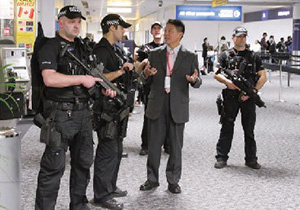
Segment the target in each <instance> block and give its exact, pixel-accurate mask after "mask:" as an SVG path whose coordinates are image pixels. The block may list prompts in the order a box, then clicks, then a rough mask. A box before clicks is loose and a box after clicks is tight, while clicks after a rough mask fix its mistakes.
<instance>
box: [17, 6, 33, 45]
mask: <svg viewBox="0 0 300 210" xmlns="http://www.w3.org/2000/svg"><path fill="white" fill-rule="evenodd" d="M35 1H36V0H17V2H16V7H15V8H16V10H15V16H16V18H15V20H16V22H15V31H16V33H15V34H16V46H17V47H26V48H27V49H28V50H29V51H32V50H33V43H34V38H35V18H36V17H35V16H36V11H35Z"/></svg>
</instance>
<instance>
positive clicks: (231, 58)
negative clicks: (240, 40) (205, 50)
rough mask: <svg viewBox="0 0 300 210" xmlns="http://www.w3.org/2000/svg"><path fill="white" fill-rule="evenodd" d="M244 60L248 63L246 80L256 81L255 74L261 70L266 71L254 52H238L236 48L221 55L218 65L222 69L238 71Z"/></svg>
mask: <svg viewBox="0 0 300 210" xmlns="http://www.w3.org/2000/svg"><path fill="white" fill-rule="evenodd" d="M244 60H246V62H247V68H246V70H245V71H246V72H245V73H244V76H245V78H246V79H252V80H253V81H254V80H255V79H254V78H253V76H254V74H256V73H257V72H259V71H260V70H264V67H263V66H262V62H261V59H260V57H259V56H258V55H257V54H255V53H253V51H250V50H249V49H245V50H243V51H237V50H236V49H235V48H232V49H229V50H226V51H224V52H222V53H221V55H220V57H219V60H218V63H219V65H220V67H222V68H226V69H230V70H236V69H238V68H239V64H240V62H243V61H244ZM235 61H237V62H235Z"/></svg>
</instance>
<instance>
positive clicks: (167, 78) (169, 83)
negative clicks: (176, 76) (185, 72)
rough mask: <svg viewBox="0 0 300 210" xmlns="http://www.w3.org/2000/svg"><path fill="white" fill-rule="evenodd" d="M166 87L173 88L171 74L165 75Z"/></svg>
mask: <svg viewBox="0 0 300 210" xmlns="http://www.w3.org/2000/svg"><path fill="white" fill-rule="evenodd" d="M165 88H171V77H170V76H166V77H165Z"/></svg>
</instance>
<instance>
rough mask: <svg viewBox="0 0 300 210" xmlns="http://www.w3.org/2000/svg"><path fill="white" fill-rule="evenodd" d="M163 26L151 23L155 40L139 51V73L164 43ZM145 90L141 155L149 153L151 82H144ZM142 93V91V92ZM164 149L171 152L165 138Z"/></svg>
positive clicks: (156, 22) (143, 95) (143, 93)
mask: <svg viewBox="0 0 300 210" xmlns="http://www.w3.org/2000/svg"><path fill="white" fill-rule="evenodd" d="M162 29H163V26H162V24H161V23H160V22H159V21H155V22H154V23H152V25H151V35H152V36H153V41H152V42H149V43H147V44H145V45H143V46H142V47H141V48H140V49H139V50H138V51H137V54H138V58H137V61H136V71H137V72H138V73H140V72H142V71H143V70H144V68H145V66H146V65H147V64H148V62H149V61H148V57H149V54H150V50H153V49H155V48H157V47H160V46H162V45H164V43H163V30H162ZM142 89H143V91H142V95H141V97H142V101H143V103H144V105H145V109H144V110H145V112H144V123H143V129H142V134H141V138H142V145H141V147H142V148H141V151H140V155H147V154H148V138H147V125H148V118H147V117H146V109H147V102H148V95H149V93H150V83H149V82H148V83H144V84H143V88H142ZM140 94H141V93H140ZM164 149H165V151H166V152H167V153H170V151H169V150H170V149H169V145H168V140H167V139H166V140H165V143H164Z"/></svg>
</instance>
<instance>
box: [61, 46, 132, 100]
mask: <svg viewBox="0 0 300 210" xmlns="http://www.w3.org/2000/svg"><path fill="white" fill-rule="evenodd" d="M68 47H69V45H68V44H65V46H64V47H63V49H62V51H61V53H60V56H64V54H65V53H66V54H67V55H68V56H70V57H71V58H72V59H73V60H75V61H76V62H77V63H78V64H79V65H80V66H81V67H82V68H83V69H84V70H85V71H86V72H87V73H88V74H89V75H91V76H93V77H97V78H100V79H102V80H103V82H97V83H96V85H95V86H94V87H91V88H90V89H89V90H88V92H89V94H90V95H96V96H97V94H98V92H99V85H100V86H102V87H103V88H105V89H111V90H113V91H116V93H117V96H116V97H115V98H114V99H115V100H117V102H118V103H119V105H120V106H122V105H123V104H124V103H125V102H126V99H127V95H126V94H124V93H123V92H122V91H120V89H119V88H117V87H116V86H115V85H114V84H113V83H112V82H111V81H109V80H108V79H107V78H106V77H105V76H104V74H103V69H104V66H103V64H102V63H100V64H99V65H97V66H96V68H93V69H91V68H89V67H88V66H86V65H85V64H84V63H83V62H81V61H80V60H79V58H77V57H76V56H75V55H74V54H73V53H72V52H70V51H69V50H68Z"/></svg>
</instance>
